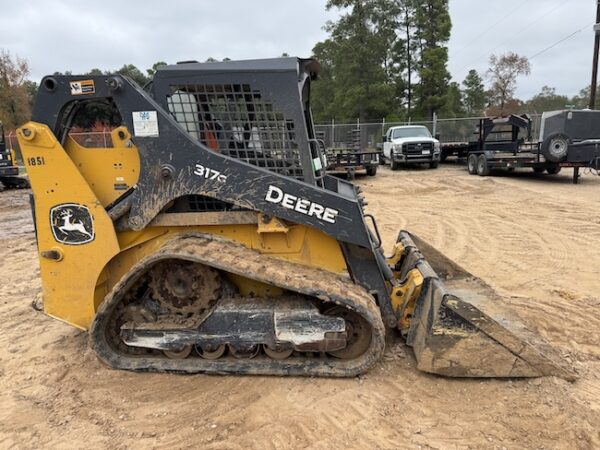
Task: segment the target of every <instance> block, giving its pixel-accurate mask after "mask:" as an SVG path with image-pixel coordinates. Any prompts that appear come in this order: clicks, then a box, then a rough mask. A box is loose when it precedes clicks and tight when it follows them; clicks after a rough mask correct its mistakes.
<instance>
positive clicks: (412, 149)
mask: <svg viewBox="0 0 600 450" xmlns="http://www.w3.org/2000/svg"><path fill="white" fill-rule="evenodd" d="M423 150H429V154H431V153H433V143H432V142H409V143H406V144H402V153H404V154H405V155H407V156H422V155H423Z"/></svg>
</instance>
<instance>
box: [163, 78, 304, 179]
mask: <svg viewBox="0 0 600 450" xmlns="http://www.w3.org/2000/svg"><path fill="white" fill-rule="evenodd" d="M167 104H168V107H169V111H170V112H171V114H172V115H173V116H174V117H175V120H177V122H179V123H180V124H182V125H183V127H184V128H185V129H186V130H187V132H188V133H189V134H191V135H192V136H193V137H195V138H196V139H198V140H200V141H201V142H202V143H203V144H204V145H206V146H207V147H209V148H211V149H213V150H215V151H218V152H220V153H222V154H225V155H228V156H231V157H233V158H237V159H241V160H243V161H246V162H247V163H250V164H253V165H255V166H258V167H264V168H266V169H269V170H271V171H273V172H276V173H279V174H282V175H286V176H290V177H294V178H298V179H302V178H303V174H302V166H301V163H300V153H299V150H298V143H297V141H296V130H295V129H294V121H293V120H289V119H287V118H286V117H284V114H283V113H282V112H280V111H277V110H275V108H274V107H273V105H272V103H270V102H269V101H267V100H265V98H264V96H263V94H262V93H261V92H260V91H258V90H256V89H252V87H251V86H250V85H249V84H194V85H188V84H185V85H178V86H171V94H170V95H169V96H168V98H167Z"/></svg>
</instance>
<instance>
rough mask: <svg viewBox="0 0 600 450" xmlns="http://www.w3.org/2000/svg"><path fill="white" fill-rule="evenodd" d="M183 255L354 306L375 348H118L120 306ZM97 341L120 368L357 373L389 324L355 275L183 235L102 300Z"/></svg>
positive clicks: (373, 357)
mask: <svg viewBox="0 0 600 450" xmlns="http://www.w3.org/2000/svg"><path fill="white" fill-rule="evenodd" d="M173 258H180V259H185V260H189V261H194V262H198V263H202V264H206V265H209V266H211V267H215V268H217V269H221V270H224V271H227V272H231V273H235V274H238V275H242V276H245V277H247V278H251V279H255V280H258V281H261V282H264V283H268V284H272V285H275V286H279V287H281V288H284V289H287V290H290V291H294V292H299V293H302V294H305V295H309V296H311V297H314V298H316V299H318V300H321V301H323V302H331V303H335V304H338V305H342V306H344V307H346V308H349V309H351V310H354V311H355V312H357V313H358V314H360V315H361V316H363V317H364V318H365V319H366V320H367V322H368V323H369V324H370V325H371V326H372V339H371V345H370V347H369V349H368V350H367V351H366V352H365V353H363V354H362V355H361V356H360V357H358V358H355V359H352V360H343V359H336V358H334V357H330V356H328V357H326V358H319V357H317V358H309V357H291V358H288V359H285V360H273V359H270V358H268V357H266V356H262V355H261V356H257V357H256V358H253V359H236V358H233V357H231V356H227V357H223V358H221V359H218V360H205V359H202V358H199V357H198V358H186V359H181V360H175V359H168V358H166V357H164V356H162V355H156V356H152V355H150V356H146V355H144V356H134V355H124V354H121V353H118V352H116V351H114V350H113V348H112V347H111V346H110V345H109V343H108V341H107V338H106V335H107V333H106V330H105V328H106V326H107V324H109V323H110V316H111V314H112V313H113V311H114V310H115V306H116V305H117V304H118V302H119V301H120V300H121V299H122V298H123V296H124V294H125V293H126V292H127V290H128V289H129V288H130V287H131V286H132V285H133V284H134V283H135V281H136V280H137V279H138V278H139V277H140V276H141V275H143V274H144V273H145V272H146V271H147V269H148V267H149V266H151V265H152V264H154V263H156V262H157V261H159V260H162V259H173ZM90 339H91V346H92V348H93V349H94V350H95V351H96V354H97V355H98V357H99V358H100V359H101V360H102V361H104V362H105V363H106V364H108V365H109V366H110V367H112V368H115V369H126V370H134V371H155V372H167V371H174V372H181V373H221V374H225V373H230V374H253V375H296V376H327V377H352V376H356V375H358V374H361V373H363V372H365V371H367V370H368V369H370V368H371V367H372V366H373V365H374V364H375V363H376V362H377V361H379V359H380V358H381V356H382V354H383V350H384V347H385V328H384V325H383V321H382V319H381V315H380V312H379V308H378V306H377V305H376V303H375V301H374V298H373V296H371V295H370V294H369V293H367V292H366V291H365V290H364V289H363V288H361V287H360V286H358V285H356V284H354V283H353V282H352V281H351V280H350V279H349V278H347V277H343V276H339V275H336V274H333V273H331V272H328V271H325V270H322V269H317V268H312V267H308V266H305V265H301V264H298V263H294V262H290V261H288V260H283V259H279V258H275V257H272V256H268V255H264V254H261V253H259V252H258V251H255V250H252V249H249V248H247V247H245V246H244V245H242V244H239V243H236V242H234V241H230V240H226V239H223V238H221V237H218V236H213V235H209V234H186V235H179V236H178V237H175V238H174V239H173V240H171V241H169V242H167V243H166V244H165V245H164V246H163V247H162V248H161V249H160V250H158V251H157V252H156V253H154V254H152V255H150V256H149V257H147V258H145V259H143V260H142V261H140V262H139V263H138V264H136V265H135V266H134V267H133V268H132V270H131V271H130V272H129V273H128V274H127V275H126V276H125V277H124V278H123V279H122V280H121V281H120V282H118V283H117V284H116V285H115V286H114V288H113V289H112V291H111V292H110V293H109V294H108V295H107V297H106V299H105V301H104V302H103V303H102V305H100V308H99V309H98V312H97V314H96V317H95V318H94V322H93V324H92V328H91V331H90Z"/></svg>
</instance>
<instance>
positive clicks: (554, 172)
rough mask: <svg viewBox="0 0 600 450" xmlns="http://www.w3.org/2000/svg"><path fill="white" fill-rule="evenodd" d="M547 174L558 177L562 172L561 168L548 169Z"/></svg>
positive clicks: (552, 167)
mask: <svg viewBox="0 0 600 450" xmlns="http://www.w3.org/2000/svg"><path fill="white" fill-rule="evenodd" d="M546 172H548V173H549V174H550V175H556V174H557V173H558V172H560V166H550V167H547V168H546Z"/></svg>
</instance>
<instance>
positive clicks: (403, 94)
mask: <svg viewBox="0 0 600 450" xmlns="http://www.w3.org/2000/svg"><path fill="white" fill-rule="evenodd" d="M327 8H328V9H331V8H339V9H341V10H343V11H344V12H343V14H342V15H341V17H340V18H339V20H337V21H336V22H329V23H328V24H327V25H326V30H327V31H328V33H329V38H328V39H326V40H325V41H323V42H319V43H318V44H317V45H316V46H315V47H314V49H313V53H314V55H315V57H317V59H319V60H320V61H321V63H322V65H323V76H322V80H321V82H320V83H317V84H316V86H315V93H314V97H313V98H314V99H315V101H314V106H313V109H314V114H315V116H316V118H317V120H329V119H331V118H340V119H342V118H343V119H350V118H359V119H360V120H361V121H366V120H369V119H376V118H378V119H380V118H382V117H391V118H402V119H404V118H409V117H410V118H413V119H418V118H429V117H431V116H432V115H433V113H434V112H437V113H440V112H442V113H444V112H445V113H447V114H451V112H452V111H451V110H452V109H453V106H455V105H454V104H455V103H456V101H455V100H456V98H455V97H456V91H457V89H458V86H457V85H455V86H454V89H452V86H451V84H450V74H449V73H448V69H447V63H448V47H447V43H448V41H449V39H450V30H451V27H452V25H451V21H450V14H449V12H448V0H329V1H328V2H327Z"/></svg>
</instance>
